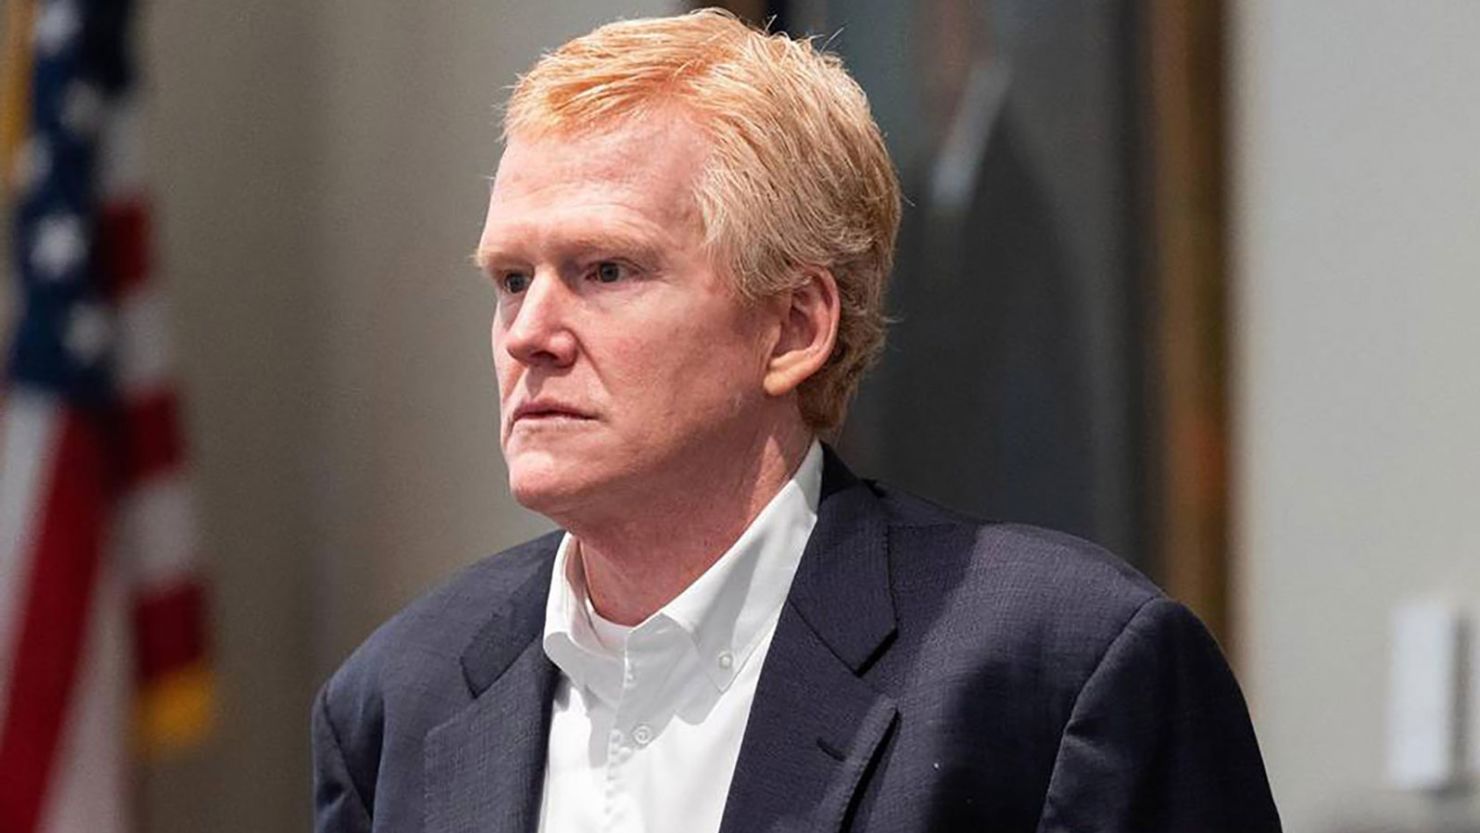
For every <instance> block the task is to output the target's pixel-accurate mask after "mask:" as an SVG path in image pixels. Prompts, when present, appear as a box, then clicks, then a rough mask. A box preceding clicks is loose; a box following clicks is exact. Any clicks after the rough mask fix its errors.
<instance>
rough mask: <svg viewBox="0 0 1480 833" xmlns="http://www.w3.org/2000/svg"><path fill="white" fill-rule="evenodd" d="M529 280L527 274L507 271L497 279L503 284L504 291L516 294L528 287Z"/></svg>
mask: <svg viewBox="0 0 1480 833" xmlns="http://www.w3.org/2000/svg"><path fill="white" fill-rule="evenodd" d="M529 280H530V278H529V275H526V274H524V273H523V272H509V273H508V274H506V275H504V276H503V277H502V278H500V279H499V283H500V284H502V285H503V288H504V291H505V292H509V293H513V294H516V295H517V294H518V293H520V292H523V291H524V290H526V289H528V288H529Z"/></svg>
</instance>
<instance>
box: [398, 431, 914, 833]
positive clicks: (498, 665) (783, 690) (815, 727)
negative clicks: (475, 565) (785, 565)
mask: <svg viewBox="0 0 1480 833" xmlns="http://www.w3.org/2000/svg"><path fill="white" fill-rule="evenodd" d="M547 540H548V546H549V552H548V553H547V557H545V558H544V559H543V560H542V566H541V568H540V569H538V570H536V571H534V573H533V574H532V575H531V576H530V577H529V578H528V579H527V580H525V581H524V582H523V583H521V584H520V586H519V587H518V588H517V589H515V590H514V591H513V592H511V593H510V594H509V595H508V596H507V597H506V598H505V599H503V600H501V601H500V602H498V607H497V609H496V611H495V613H494V614H493V615H492V616H491V617H490V619H489V621H488V622H487V623H486V624H485V625H484V626H483V627H482V628H481V629H480V630H479V631H478V633H477V635H476V636H475V637H474V638H473V640H472V642H471V643H470V644H469V645H468V647H467V649H466V650H465V651H464V652H463V654H462V668H463V676H464V678H465V679H466V681H467V685H468V689H469V692H470V693H471V694H472V696H473V697H474V700H473V702H472V703H471V704H470V705H469V706H467V707H466V708H465V709H463V711H461V712H459V713H458V714H457V715H455V716H454V717H453V718H452V719H451V720H449V721H448V722H447V723H444V724H443V725H441V726H439V727H437V728H436V729H434V730H432V732H430V733H429V734H428V735H427V740H426V752H425V755H426V766H425V775H426V778H427V781H426V801H427V818H426V829H427V831H428V833H463V831H468V833H471V831H473V830H489V831H501V833H502V832H503V831H507V832H508V833H514V831H528V832H529V833H533V831H534V830H535V829H536V828H537V826H538V823H539V802H540V795H541V788H542V778H543V775H544V768H545V753H546V745H547V738H548V736H549V724H550V706H551V702H552V700H553V698H554V694H555V686H556V683H557V681H558V679H559V672H558V671H557V670H556V668H555V666H554V665H553V664H552V663H551V662H550V661H549V660H548V659H547V658H546V657H545V654H544V651H543V650H542V649H541V646H540V640H539V637H540V635H541V634H542V633H543V628H544V614H545V599H546V591H547V589H548V587H549V581H550V571H551V564H552V563H553V561H554V554H555V547H556V545H557V543H558V541H559V538H558V536H550V538H548V539H547ZM887 541H888V535H887V522H886V520H885V516H884V513H883V510H882V508H881V507H880V506H879V501H878V498H877V497H876V496H875V495H874V493H873V491H872V490H871V489H870V488H869V487H868V486H867V485H866V484H864V483H863V482H862V481H860V480H858V478H856V477H854V475H853V473H852V472H850V471H849V470H848V469H847V467H846V466H844V465H843V463H842V461H841V460H839V459H838V457H837V455H836V454H835V453H834V452H833V451H832V449H831V448H828V447H826V446H824V463H823V476H822V498H821V501H820V504H819V506H818V516H817V525H816V527H815V528H814V529H813V531H812V537H811V538H810V539H809V540H808V542H807V548H806V551H805V552H804V553H803V555H802V562H801V565H800V566H799V567H798V569H797V574H796V578H795V579H794V580H793V582H792V587H791V590H790V593H789V594H788V596H787V602H786V605H785V607H784V608H783V609H782V614H781V619H780V621H779V622H778V624H777V629H776V635H775V636H774V637H773V639H772V642H771V647H770V649H769V651H768V653H767V656H766V661H765V665H764V666H763V668H762V671H761V678H760V682H759V684H758V686H757V690H756V696H755V702H754V703H753V705H752V706H751V716H750V721H749V724H748V726H747V728H746V732H745V738H744V740H743V742H742V744H741V748H740V757H739V760H738V762H737V764H736V767H735V775H734V778H733V780H732V782H731V785H730V794H729V798H728V800H727V802H726V808H725V815H724V820H723V822H722V824H721V827H720V830H721V833H743V832H744V831H749V830H769V829H775V828H776V827H777V826H778V825H780V826H784V827H786V828H787V829H798V830H822V831H834V830H837V829H838V828H839V826H840V825H841V823H842V821H843V819H844V817H845V815H846V812H847V810H848V807H849V806H851V801H852V796H853V793H854V791H855V790H856V789H857V787H858V785H859V783H860V781H861V778H862V774H863V772H864V771H865V770H866V769H867V767H868V764H869V763H870V762H871V761H872V760H873V757H874V755H875V754H876V753H877V751H878V749H879V746H880V742H881V741H882V740H883V738H884V737H885V735H886V734H887V732H888V730H889V728H890V727H891V726H892V725H893V723H894V718H895V715H896V708H895V704H894V703H893V701H892V700H890V699H889V698H888V697H886V696H884V695H882V694H880V693H878V692H877V691H875V690H874V689H873V687H872V686H870V685H869V684H868V683H867V682H866V681H864V680H863V679H862V678H861V677H860V676H859V675H861V674H862V673H864V672H865V671H866V670H867V669H868V667H869V666H870V665H871V664H872V663H873V662H874V660H875V659H877V657H878V656H879V655H880V654H881V653H882V652H883V650H885V649H886V648H887V645H888V642H889V639H890V637H891V636H892V635H893V633H894V629H895V613H894V603H893V597H892V595H891V591H890V587H889V553H888V543H887Z"/></svg>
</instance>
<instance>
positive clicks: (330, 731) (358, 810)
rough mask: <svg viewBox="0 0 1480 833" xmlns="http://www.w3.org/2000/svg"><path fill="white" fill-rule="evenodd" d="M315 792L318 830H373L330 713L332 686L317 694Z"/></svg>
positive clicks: (331, 832)
mask: <svg viewBox="0 0 1480 833" xmlns="http://www.w3.org/2000/svg"><path fill="white" fill-rule="evenodd" d="M313 793H314V831H315V833H370V827H371V824H370V812H369V810H367V809H366V805H365V799H364V794H363V792H362V791H361V790H360V789H359V788H358V787H357V786H356V785H355V783H354V780H353V779H352V778H351V777H350V773H349V767H348V765H347V763H346V762H345V758H344V750H343V747H342V746H341V745H340V742H339V734H338V732H337V730H336V729H335V728H334V723H333V722H332V721H331V719H330V717H329V686H328V685H327V684H326V685H325V686H324V687H323V689H322V690H321V691H320V692H319V696H318V697H316V698H314V706H313Z"/></svg>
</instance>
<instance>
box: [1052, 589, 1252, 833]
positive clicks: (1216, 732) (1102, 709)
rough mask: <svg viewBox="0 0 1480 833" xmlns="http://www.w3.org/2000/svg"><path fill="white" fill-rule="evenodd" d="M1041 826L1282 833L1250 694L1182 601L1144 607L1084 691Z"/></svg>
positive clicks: (1077, 830)
mask: <svg viewBox="0 0 1480 833" xmlns="http://www.w3.org/2000/svg"><path fill="white" fill-rule="evenodd" d="M1038 829H1039V833H1070V831H1073V833H1158V832H1159V831H1165V832H1166V833H1172V832H1173V831H1175V832H1176V833H1222V832H1223V831H1227V833H1266V831H1278V830H1279V829H1280V822H1279V816H1278V814H1277V813H1276V810H1275V806H1274V800H1273V798H1272V797H1271V795H1270V791H1269V782H1268V779H1267V778H1266V776H1265V772H1264V763H1263V761H1262V759H1261V758H1260V755H1259V747H1258V745H1257V744H1256V742H1255V739H1254V730H1253V727H1252V726H1251V725H1250V722H1249V715H1248V709H1247V707H1246V706H1245V704H1244V699H1243V695H1242V694H1241V693H1240V692H1239V688H1238V684H1237V683H1236V682H1235V681H1234V678H1233V674H1232V673H1231V672H1230V671H1229V668H1228V665H1227V663H1226V662H1225V661H1224V659H1223V655H1222V653H1221V652H1220V651H1219V649H1218V646H1217V643H1216V642H1214V641H1213V638H1212V636H1210V635H1209V634H1208V632H1207V630H1206V629H1204V628H1203V625H1202V623H1201V622H1199V621H1198V620H1197V618H1196V617H1195V616H1193V615H1192V614H1191V613H1190V612H1189V611H1188V610H1187V609H1186V608H1184V607H1182V606H1181V605H1180V604H1177V603H1175V602H1172V601H1170V600H1168V599H1166V598H1162V597H1158V598H1155V599H1152V600H1151V601H1149V602H1147V603H1146V604H1144V605H1143V606H1142V607H1141V608H1140V609H1139V610H1138V611H1137V612H1136V614H1135V615H1134V616H1132V617H1131V619H1130V621H1129V622H1128V623H1127V625H1126V626H1125V628H1124V629H1123V630H1122V631H1121V633H1120V634H1119V635H1118V636H1117V637H1116V638H1115V639H1114V641H1113V642H1112V643H1111V644H1110V647H1109V648H1108V649H1107V650H1106V652H1105V655H1104V657H1103V658H1102V659H1101V660H1100V663H1099V665H1098V666H1097V667H1096V669H1095V671H1094V672H1093V673H1092V674H1091V675H1090V677H1089V679H1088V681H1087V682H1086V683H1085V685H1084V687H1083V688H1082V689H1081V690H1080V693H1079V696H1078V698H1077V700H1076V701H1075V705H1074V708H1073V711H1072V713H1071V715H1070V718H1069V722H1068V724H1067V726H1066V727H1065V730H1064V734H1063V737H1062V738H1061V740H1060V745H1059V750H1058V755H1057V758H1056V760H1055V762H1054V768H1053V774H1052V776H1051V778H1050V780H1049V787H1048V793H1047V796H1046V798H1045V800H1044V806H1043V812H1042V815H1041V817H1040V820H1039V826H1038Z"/></svg>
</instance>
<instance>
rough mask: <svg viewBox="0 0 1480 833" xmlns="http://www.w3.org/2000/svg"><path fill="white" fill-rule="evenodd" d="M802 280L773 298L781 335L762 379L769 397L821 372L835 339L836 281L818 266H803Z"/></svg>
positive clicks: (839, 309) (838, 311)
mask: <svg viewBox="0 0 1480 833" xmlns="http://www.w3.org/2000/svg"><path fill="white" fill-rule="evenodd" d="M803 277H804V278H805V280H804V281H803V282H802V283H801V285H800V286H797V287H796V288H795V289H792V290H791V291H790V292H786V293H782V295H781V297H780V298H778V299H777V301H778V303H779V304H782V305H783V308H782V309H781V310H780V312H781V320H780V324H781V332H780V337H779V338H778V339H777V340H776V346H775V348H774V349H772V351H771V358H770V361H769V362H768V363H767V365H766V377H765V388H766V393H768V394H770V395H771V396H786V395H787V394H789V393H791V392H792V391H794V390H796V389H797V388H798V387H799V386H800V385H801V384H802V382H805V381H806V380H807V379H808V378H809V377H811V376H812V374H814V373H816V372H817V371H819V370H821V369H822V366H823V365H825V364H827V360H828V358H829V357H830V356H832V351H833V344H834V343H836V342H837V340H838V320H839V318H840V316H841V315H842V307H841V305H840V301H839V298H838V282H837V280H836V279H834V278H833V275H832V272H831V271H830V270H828V269H824V268H822V267H820V266H807V267H803Z"/></svg>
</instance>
